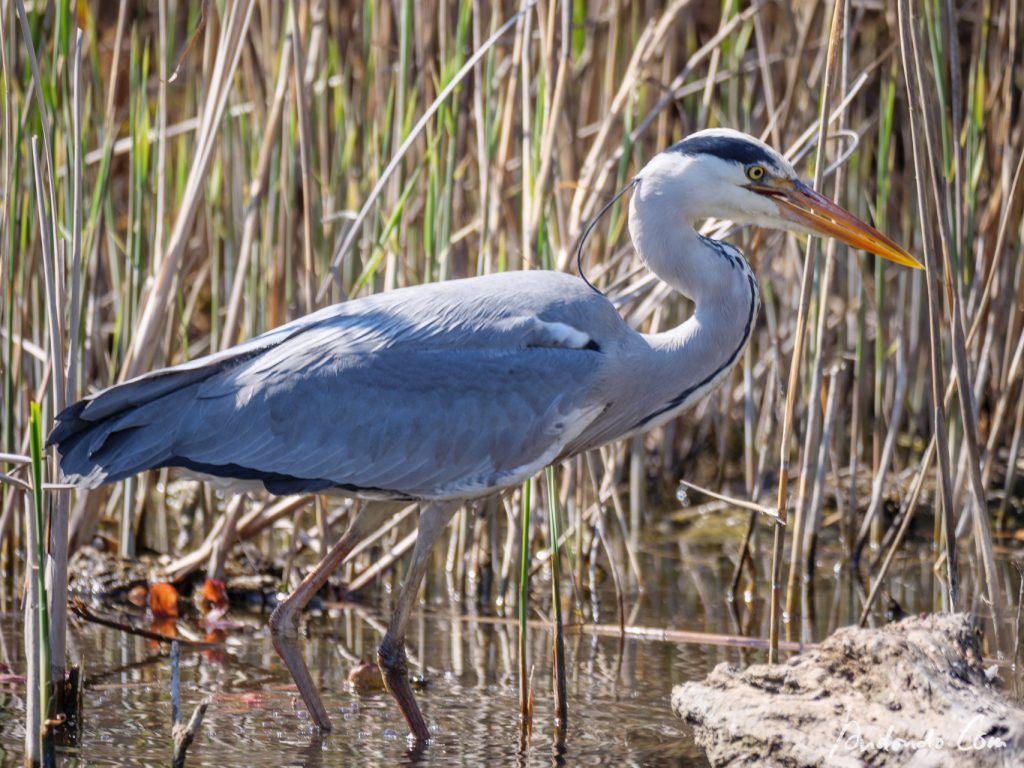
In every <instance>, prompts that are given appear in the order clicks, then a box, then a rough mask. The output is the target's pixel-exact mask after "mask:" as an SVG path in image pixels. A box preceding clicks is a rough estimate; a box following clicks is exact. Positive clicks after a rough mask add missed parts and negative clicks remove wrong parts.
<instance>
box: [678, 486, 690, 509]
mask: <svg viewBox="0 0 1024 768" xmlns="http://www.w3.org/2000/svg"><path fill="white" fill-rule="evenodd" d="M676 501H678V502H679V503H680V504H682V505H683V506H684V507H688V506H690V496H689V495H688V494H687V493H686V486H685V485H680V486H679V487H678V488H677V489H676Z"/></svg>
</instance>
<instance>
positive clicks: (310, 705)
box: [270, 504, 393, 731]
mask: <svg viewBox="0 0 1024 768" xmlns="http://www.w3.org/2000/svg"><path fill="white" fill-rule="evenodd" d="M392 511H393V510H391V509H390V508H389V507H388V505H385V504H364V505H363V506H361V507H360V509H359V511H358V512H357V513H356V516H355V518H354V519H353V520H352V522H350V523H349V526H348V530H346V531H345V534H344V535H343V536H342V537H341V539H339V540H338V542H337V543H336V544H335V545H334V546H333V547H331V548H330V550H328V552H327V554H326V555H324V558H323V560H321V561H320V563H319V564H318V565H317V567H316V568H314V569H313V570H312V571H310V572H309V574H308V575H307V576H306V578H304V579H303V580H302V583H301V584H299V586H298V587H296V588H295V591H294V592H292V593H291V594H290V595H288V597H287V598H286V599H285V600H282V601H281V602H280V603H279V604H278V606H277V608H275V609H274V612H273V613H272V614H270V636H271V638H272V639H273V641H274V648H276V649H277V653H278V655H279V656H280V657H281V659H282V660H283V661H284V663H285V666H287V667H288V671H289V672H291V675H292V679H293V680H294V681H295V685H296V686H297V687H298V689H299V693H300V694H302V700H303V701H304V702H305V703H306V709H308V710H309V714H310V717H312V718H313V722H314V723H316V725H317V727H319V728H320V729H321V730H324V731H329V730H331V721H330V718H328V717H327V710H326V709H325V708H324V704H323V702H322V701H321V700H320V693H319V692H318V691H317V688H316V685H315V684H314V683H313V678H312V677H311V676H310V674H309V670H308V669H307V668H306V662H305V661H303V659H302V653H301V652H300V651H299V647H298V643H297V638H298V626H299V616H300V615H301V614H302V609H303V608H305V607H306V605H307V604H308V603H309V601H310V600H312V599H313V596H314V595H315V594H316V593H317V592H319V591H320V588H321V587H322V586H323V585H324V583H325V582H326V581H327V579H328V578H330V575H331V574H332V573H334V571H335V570H337V568H338V566H339V565H341V564H342V563H343V562H344V561H345V558H346V557H348V554H349V552H351V551H352V549H353V548H354V547H355V546H356V545H357V544H358V543H359V542H360V541H362V540H363V539H364V538H366V537H367V536H368V535H369V534H371V533H373V531H375V530H376V529H377V527H378V526H379V525H380V523H381V522H383V519H384V518H385V517H386V516H387V515H388V514H390V513H391V512H392Z"/></svg>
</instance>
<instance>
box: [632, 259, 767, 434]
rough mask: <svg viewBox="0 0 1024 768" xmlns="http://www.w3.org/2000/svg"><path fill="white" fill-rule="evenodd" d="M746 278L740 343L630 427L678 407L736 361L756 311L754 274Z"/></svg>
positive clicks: (642, 424)
mask: <svg viewBox="0 0 1024 768" xmlns="http://www.w3.org/2000/svg"><path fill="white" fill-rule="evenodd" d="M747 280H748V281H749V283H750V308H749V310H748V311H747V324H746V326H744V328H743V336H742V337H741V338H740V343H739V344H738V345H737V346H736V349H734V350H733V352H732V354H731V355H729V357H728V358H727V359H726V361H725V362H724V363H722V364H721V365H720V366H718V367H717V368H716V369H715V370H714V371H712V372H711V373H710V374H709V375H707V376H705V377H704V378H703V379H701V380H700V381H698V382H697V383H696V384H692V385H691V386H689V387H687V388H686V389H684V390H683V391H682V392H680V393H679V394H678V395H676V396H675V397H673V398H672V399H671V400H669V401H668V404H667V405H664V406H662V407H661V408H659V409H658V410H656V411H655V412H654V413H651V414H649V415H647V416H644V417H643V418H642V419H640V421H638V422H637V423H636V424H634V425H633V427H632V429H640V428H641V427H643V426H645V425H646V424H649V423H650V422H651V421H653V420H654V419H656V418H658V417H659V416H661V415H662V414H664V413H667V412H668V411H671V410H672V409H674V408H678V407H680V406H681V405H683V404H684V403H685V402H686V400H687V398H689V397H690V396H691V395H692V394H693V393H694V392H697V391H698V390H700V389H703V388H704V387H706V386H707V385H708V384H709V383H710V382H712V381H714V380H715V377H716V376H718V375H719V374H720V373H722V371H724V370H726V369H727V368H731V367H732V365H733V363H735V362H736V358H737V357H739V354H740V352H742V351H743V348H744V347H745V346H747V340H748V339H750V332H751V330H752V328H753V325H754V313H755V312H756V311H757V283H756V282H755V281H754V276H753V275H751V274H748V275H747ZM631 431H632V430H631Z"/></svg>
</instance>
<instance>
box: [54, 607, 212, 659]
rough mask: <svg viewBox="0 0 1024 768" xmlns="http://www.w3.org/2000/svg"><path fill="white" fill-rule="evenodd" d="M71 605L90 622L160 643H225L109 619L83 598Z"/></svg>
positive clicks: (75, 612) (81, 616)
mask: <svg viewBox="0 0 1024 768" xmlns="http://www.w3.org/2000/svg"><path fill="white" fill-rule="evenodd" d="M70 607H71V610H72V611H73V612H74V614H75V615H76V616H78V617H79V618H81V619H85V620H86V621H88V622H91V623H93V624H99V625H100V626H103V627H110V628H111V629H117V630H120V631H121V632H125V633H127V634H129V635H138V636H139V637H144V638H146V639H147V640H156V641H157V642H158V643H174V642H179V643H184V644H185V645H188V646H191V647H193V648H219V647H221V646H222V645H223V643H209V642H206V641H205V640H193V639H191V638H188V637H171V636H170V635H165V634H163V633H162V632H154V631H153V630H151V629H143V628H142V627H134V626H132V625H131V624H126V623H124V622H121V621H116V620H114V619H108V618H106V617H105V616H100V615H99V614H96V613H93V612H92V610H91V609H90V608H89V607H88V606H87V605H86V604H85V603H83V602H82V601H81V600H72V601H71V603H70Z"/></svg>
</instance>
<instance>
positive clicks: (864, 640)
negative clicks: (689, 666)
mask: <svg viewBox="0 0 1024 768" xmlns="http://www.w3.org/2000/svg"><path fill="white" fill-rule="evenodd" d="M978 639H979V638H978V635H977V632H976V631H975V629H974V626H973V624H972V623H971V620H970V618H969V617H968V616H967V615H965V614H944V615H932V616H927V617H923V618H918V617H914V618H908V619H905V620H903V621H900V622H897V623H894V624H889V625H887V626H885V627H883V628H881V629H857V628H855V627H848V628H845V629H841V630H839V631H837V632H836V633H835V634H833V635H832V636H831V637H829V638H828V639H827V640H826V641H825V642H823V643H822V644H821V646H819V647H818V648H816V649H814V650H810V651H807V652H805V653H802V654H800V655H799V656H796V657H794V658H792V659H790V660H789V661H788V662H787V663H785V664H780V665H776V666H768V665H767V664H756V665H753V666H750V667H747V668H746V669H738V668H736V667H733V666H730V665H728V664H720V665H718V666H717V667H716V668H715V669H714V670H713V671H712V673H711V674H710V675H708V677H707V678H706V679H705V680H704V681H702V682H692V683H685V684H683V685H679V686H676V688H675V689H674V690H673V693H672V706H673V709H674V710H675V711H676V713H677V714H679V715H680V716H681V717H682V718H683V719H684V720H686V721H687V722H688V723H690V724H691V725H692V726H693V727H694V733H695V736H696V740H697V742H698V743H699V744H700V745H701V746H703V747H704V749H705V750H706V751H707V756H708V759H709V760H710V761H711V763H712V764H713V765H715V766H745V765H778V766H810V765H830V766H861V765H870V766H897V765H899V766H904V765H913V766H940V765H942V766H946V765H949V766H1010V765H1019V764H1021V762H1022V761H1024V710H1022V709H1021V708H1019V707H1018V706H1017V705H1015V704H1013V703H1011V702H1010V701H1009V700H1008V699H1007V697H1006V696H1005V695H1004V693H1003V692H1002V691H1001V690H1000V689H999V686H998V683H997V682H996V681H994V679H992V678H994V670H986V669H985V667H984V665H983V663H982V660H981V654H980V650H979V644H978Z"/></svg>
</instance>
